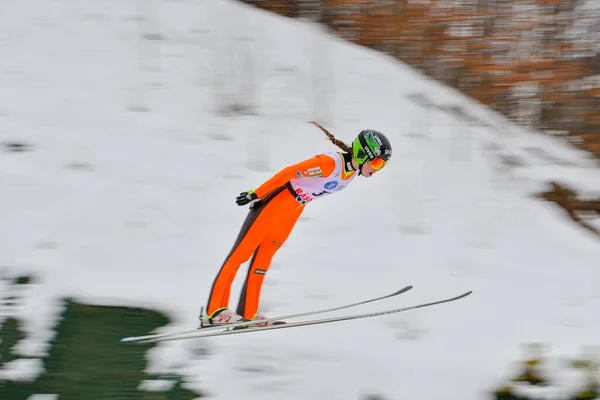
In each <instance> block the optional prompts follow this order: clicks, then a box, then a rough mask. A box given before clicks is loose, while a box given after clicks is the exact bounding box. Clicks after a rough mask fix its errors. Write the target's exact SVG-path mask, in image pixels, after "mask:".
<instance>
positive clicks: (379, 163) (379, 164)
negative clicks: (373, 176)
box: [367, 157, 386, 171]
mask: <svg viewBox="0 0 600 400" xmlns="http://www.w3.org/2000/svg"><path fill="white" fill-rule="evenodd" d="M367 163H369V167H371V168H373V169H374V170H375V171H379V170H380V169H381V168H383V167H385V164H386V161H385V160H384V159H383V158H381V157H375V158H374V159H372V160H368V161H367Z"/></svg>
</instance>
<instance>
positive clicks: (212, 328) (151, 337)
mask: <svg viewBox="0 0 600 400" xmlns="http://www.w3.org/2000/svg"><path fill="white" fill-rule="evenodd" d="M412 288H413V286H412V285H409V286H405V287H403V288H402V289H400V290H397V291H395V292H393V293H390V294H386V295H385V296H380V297H374V298H370V299H367V300H363V301H359V302H356V303H350V304H345V305H342V306H338V307H332V308H324V309H322V310H316V311H308V312H301V313H297V314H289V315H282V316H278V317H273V318H268V319H266V320H265V319H263V320H260V321H242V322H237V323H235V324H227V325H226V326H223V325H217V326H206V327H200V328H196V329H190V330H186V331H179V332H171V333H159V334H154V335H145V336H131V337H126V338H123V339H121V342H133V343H141V341H147V340H156V339H165V338H171V337H175V336H180V335H188V334H193V333H197V332H203V333H206V332H207V331H215V330H216V331H222V330H223V329H225V328H227V329H235V328H238V329H239V328H247V327H250V326H252V325H256V324H264V323H269V322H273V323H274V322H277V321H279V320H284V319H285V320H288V319H294V318H300V317H308V316H311V315H317V314H324V313H328V312H333V311H340V310H344V309H347V308H351V307H357V306H362V305H364V304H369V303H374V302H376V301H381V300H385V299H389V298H392V297H394V296H398V295H400V294H402V293H406V292H408V291H409V290H411V289H412Z"/></svg>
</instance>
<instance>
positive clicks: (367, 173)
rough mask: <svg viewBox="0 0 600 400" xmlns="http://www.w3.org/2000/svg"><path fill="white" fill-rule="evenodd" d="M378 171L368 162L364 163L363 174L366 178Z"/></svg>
mask: <svg viewBox="0 0 600 400" xmlns="http://www.w3.org/2000/svg"><path fill="white" fill-rule="evenodd" d="M376 172H377V171H376V170H374V169H373V168H372V167H371V166H370V165H369V163H368V162H366V163H364V164H363V166H362V174H363V176H364V177H365V178H370V177H371V176H372V175H373V174H374V173H376Z"/></svg>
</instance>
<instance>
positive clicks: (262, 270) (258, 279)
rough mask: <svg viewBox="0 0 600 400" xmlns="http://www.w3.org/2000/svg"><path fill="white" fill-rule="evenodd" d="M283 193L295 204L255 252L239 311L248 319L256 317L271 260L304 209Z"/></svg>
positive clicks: (240, 300)
mask: <svg viewBox="0 0 600 400" xmlns="http://www.w3.org/2000/svg"><path fill="white" fill-rule="evenodd" d="M283 194H284V195H286V196H287V199H285V200H291V201H293V203H294V204H292V207H286V213H285V215H282V216H281V217H280V218H281V219H279V221H278V224H277V225H275V226H273V228H272V230H270V231H269V233H267V235H266V236H265V238H264V239H263V240H262V242H261V243H260V245H259V246H258V249H256V251H255V252H254V256H253V257H252V261H251V263H250V267H249V268H248V275H247V276H246V281H245V282H244V285H243V287H242V292H241V294H240V299H239V302H238V307H237V313H238V314H239V315H241V316H243V317H244V318H247V319H253V318H254V317H255V315H256V313H257V311H258V306H259V303H260V293H261V289H262V284H263V280H264V278H265V275H266V273H267V271H268V270H269V267H270V265H271V260H272V259H273V256H274V255H275V253H276V252H277V251H278V250H279V249H280V248H281V246H282V245H283V243H285V241H286V240H287V238H288V237H289V235H290V233H291V231H292V229H293V228H294V225H295V224H296V222H297V221H298V218H299V217H300V214H301V213H302V210H303V207H298V203H297V202H296V200H294V199H293V198H292V197H291V196H290V195H289V194H288V193H287V192H286V193H283Z"/></svg>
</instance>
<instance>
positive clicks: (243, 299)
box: [206, 152, 356, 319]
mask: <svg viewBox="0 0 600 400" xmlns="http://www.w3.org/2000/svg"><path fill="white" fill-rule="evenodd" d="M350 161H351V156H350V154H348V153H340V152H331V153H323V154H318V155H316V156H315V157H312V158H309V159H307V160H304V161H302V162H299V163H297V164H295V165H291V166H289V167H287V168H284V169H283V170H281V171H280V172H278V173H277V174H275V175H274V176H273V177H271V178H270V179H269V180H267V181H266V182H264V183H263V184H262V185H261V186H260V187H258V188H257V189H256V190H255V191H254V193H256V195H257V196H258V199H259V200H258V201H257V202H255V203H254V204H252V205H251V206H250V211H249V212H248V216H247V217H246V220H245V221H244V223H243V225H242V228H241V230H240V233H239V235H238V237H237V240H236V242H235V244H234V245H233V248H232V249H231V252H230V253H229V255H228V256H227V258H226V259H225V262H224V263H223V265H222V266H221V269H220V271H219V273H218V274H217V276H216V278H215V280H214V282H213V285H212V289H211V293H210V296H209V299H208V305H207V310H206V311H207V315H208V316H211V315H212V314H213V313H215V312H216V311H218V310H220V309H223V308H227V307H228V303H229V297H230V288H231V285H232V283H233V281H234V279H235V276H236V274H237V271H238V269H239V267H240V265H241V264H243V263H245V262H246V261H248V260H249V259H250V258H251V257H252V260H251V262H250V266H249V268H248V274H247V276H246V281H245V282H244V285H243V287H242V292H241V294H240V299H239V302H238V307H237V314H239V315H241V316H243V317H244V318H247V319H253V318H254V317H255V316H256V314H257V310H258V305H259V301H260V291H261V288H262V283H263V279H264V277H265V274H266V272H267V270H268V269H269V266H270V264H271V259H272V258H273V256H274V255H275V253H276V252H277V250H279V248H281V245H282V244H283V243H284V242H285V241H286V240H287V238H288V236H289V234H290V232H291V231H292V228H293V227H294V225H295V224H296V221H298V218H299V217H300V215H301V214H302V211H303V210H304V206H305V205H306V204H308V203H310V202H311V201H313V200H315V199H317V198H321V197H323V196H326V195H329V194H331V193H334V192H338V191H340V190H342V189H344V188H345V187H346V186H347V185H348V184H349V183H350V182H351V181H352V180H353V179H354V177H355V176H356V171H355V170H353V169H352V166H351V165H352V164H351V163H350Z"/></svg>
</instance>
